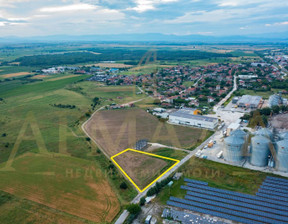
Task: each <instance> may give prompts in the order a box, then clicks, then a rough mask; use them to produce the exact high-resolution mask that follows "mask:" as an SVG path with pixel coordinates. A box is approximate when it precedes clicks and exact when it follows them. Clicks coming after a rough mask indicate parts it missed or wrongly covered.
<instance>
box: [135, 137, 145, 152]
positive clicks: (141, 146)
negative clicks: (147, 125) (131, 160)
mask: <svg viewBox="0 0 288 224" xmlns="http://www.w3.org/2000/svg"><path fill="white" fill-rule="evenodd" d="M147 146H148V140H147V139H142V140H139V141H137V142H136V146H135V149H136V150H143V149H145V148H146V147H147Z"/></svg>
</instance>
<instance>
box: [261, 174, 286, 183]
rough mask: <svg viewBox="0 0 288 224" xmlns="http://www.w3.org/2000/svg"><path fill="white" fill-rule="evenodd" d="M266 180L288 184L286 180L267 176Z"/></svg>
mask: <svg viewBox="0 0 288 224" xmlns="http://www.w3.org/2000/svg"><path fill="white" fill-rule="evenodd" d="M266 180H276V181H280V182H285V183H287V184H288V179H284V178H279V177H272V176H267V177H266Z"/></svg>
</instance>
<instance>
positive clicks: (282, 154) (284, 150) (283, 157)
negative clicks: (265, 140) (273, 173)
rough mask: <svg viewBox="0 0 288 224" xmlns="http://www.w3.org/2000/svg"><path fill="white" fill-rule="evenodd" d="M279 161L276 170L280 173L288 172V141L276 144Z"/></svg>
mask: <svg viewBox="0 0 288 224" xmlns="http://www.w3.org/2000/svg"><path fill="white" fill-rule="evenodd" d="M276 149H277V161H276V168H277V169H278V170H279V171H283V172H288V139H285V140H281V141H279V142H277V143H276Z"/></svg>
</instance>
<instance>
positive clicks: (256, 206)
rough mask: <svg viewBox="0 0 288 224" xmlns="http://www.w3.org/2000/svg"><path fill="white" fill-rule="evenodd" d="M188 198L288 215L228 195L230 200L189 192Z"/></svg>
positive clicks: (284, 212) (285, 212)
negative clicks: (211, 200) (192, 197)
mask: <svg viewBox="0 0 288 224" xmlns="http://www.w3.org/2000/svg"><path fill="white" fill-rule="evenodd" d="M216 194H217V193H216ZM188 196H194V197H198V198H204V199H208V200H210V199H211V198H213V200H214V201H219V202H224V203H227V204H231V205H237V206H241V207H244V208H251V209H255V210H258V211H263V212H271V213H274V214H277V215H282V216H286V215H287V211H282V210H277V209H274V208H269V207H268V206H267V207H266V206H262V203H260V204H258V205H257V204H255V205H254V204H253V201H249V202H247V201H246V202H241V201H237V200H233V198H235V197H233V196H232V197H230V198H229V195H228V198H229V199H228V198H223V197H221V196H220V197H218V196H217V195H215V196H213V195H207V194H203V193H198V192H191V191H188V192H187V196H186V197H188ZM244 200H245V199H244ZM249 203H250V204H249ZM251 203H252V204H251ZM287 219H288V218H287Z"/></svg>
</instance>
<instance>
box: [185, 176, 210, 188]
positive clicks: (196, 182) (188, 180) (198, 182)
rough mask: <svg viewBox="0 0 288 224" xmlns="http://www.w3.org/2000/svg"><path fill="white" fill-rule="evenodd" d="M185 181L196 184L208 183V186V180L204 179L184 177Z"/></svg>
mask: <svg viewBox="0 0 288 224" xmlns="http://www.w3.org/2000/svg"><path fill="white" fill-rule="evenodd" d="M184 181H185V182H189V183H194V184H201V185H206V186H208V183H207V182H203V181H199V180H192V179H188V178H184Z"/></svg>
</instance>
